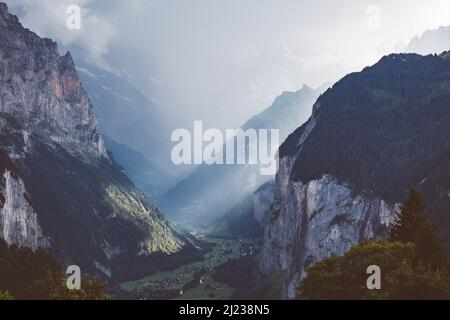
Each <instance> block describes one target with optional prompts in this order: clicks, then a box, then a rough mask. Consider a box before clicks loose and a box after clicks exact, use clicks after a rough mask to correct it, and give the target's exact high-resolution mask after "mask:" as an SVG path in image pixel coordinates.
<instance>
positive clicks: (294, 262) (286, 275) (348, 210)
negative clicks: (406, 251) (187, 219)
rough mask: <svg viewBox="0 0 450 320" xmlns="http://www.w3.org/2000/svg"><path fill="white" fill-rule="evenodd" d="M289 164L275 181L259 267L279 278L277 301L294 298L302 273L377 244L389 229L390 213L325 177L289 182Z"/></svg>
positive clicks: (382, 205)
mask: <svg viewBox="0 0 450 320" xmlns="http://www.w3.org/2000/svg"><path fill="white" fill-rule="evenodd" d="M288 164H289V161H287V159H284V161H283V162H282V164H281V165H280V173H279V174H278V176H277V186H278V188H277V191H276V195H275V197H276V198H275V201H274V203H273V204H272V209H271V213H270V216H269V217H268V218H267V219H268V223H267V227H266V228H265V231H264V247H263V250H262V255H261V259H260V267H261V270H262V272H263V273H264V274H272V273H274V272H279V273H281V274H282V279H284V280H283V288H284V289H283V292H282V297H284V298H290V299H293V298H295V297H296V294H297V288H298V285H299V283H300V280H301V279H302V278H303V277H304V276H306V273H305V268H307V267H309V266H312V265H314V264H315V263H316V262H319V261H321V260H323V259H324V258H326V257H329V256H331V255H344V254H345V253H346V252H347V251H348V250H349V249H350V248H351V247H352V246H353V245H355V244H357V243H359V242H361V241H362V240H363V239H379V238H381V237H383V236H385V235H386V231H387V230H388V228H389V226H390V225H391V224H392V222H393V219H394V214H395V208H394V207H392V206H390V205H388V204H387V203H386V202H385V201H383V200H382V199H379V198H378V199H367V198H365V197H363V196H361V195H356V194H354V193H353V192H352V190H351V189H350V188H349V187H347V186H345V185H343V184H340V183H339V182H337V181H336V180H334V179H333V178H332V177H330V176H324V177H323V178H322V179H319V180H314V181H310V182H308V183H304V184H303V183H297V182H290V181H289V171H290V170H289V168H288Z"/></svg>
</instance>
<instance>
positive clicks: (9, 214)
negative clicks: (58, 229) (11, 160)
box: [0, 170, 49, 250]
mask: <svg viewBox="0 0 450 320" xmlns="http://www.w3.org/2000/svg"><path fill="white" fill-rule="evenodd" d="M2 178H3V179H2V182H3V183H2V184H1V188H0V194H1V195H2V203H1V206H2V207H1V209H0V235H1V237H2V238H3V239H4V240H5V241H6V243H8V244H20V245H22V246H26V247H29V248H31V249H33V250H35V249H37V248H40V247H48V246H49V242H48V239H47V238H46V237H44V236H43V234H42V230H41V227H40V225H39V223H38V221H37V216H36V212H34V210H33V208H32V207H31V205H30V203H29V202H28V200H27V199H26V195H27V191H26V190H25V186H24V184H23V181H22V180H21V179H20V178H18V177H14V174H13V173H12V172H11V171H8V170H6V171H5V172H4V173H3V177H2Z"/></svg>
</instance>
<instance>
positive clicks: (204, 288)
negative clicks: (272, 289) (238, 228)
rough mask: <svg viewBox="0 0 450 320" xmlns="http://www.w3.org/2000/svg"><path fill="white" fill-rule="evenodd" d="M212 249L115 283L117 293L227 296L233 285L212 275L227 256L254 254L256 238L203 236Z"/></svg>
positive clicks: (161, 296) (146, 296) (190, 297)
mask: <svg viewBox="0 0 450 320" xmlns="http://www.w3.org/2000/svg"><path fill="white" fill-rule="evenodd" d="M205 240H206V241H208V242H210V243H211V247H212V250H211V251H210V252H208V253H206V254H205V255H204V256H203V260H201V261H197V262H193V263H189V264H187V265H183V266H180V267H178V268H176V269H174V270H170V271H163V272H159V273H156V274H153V275H151V276H148V277H145V278H143V279H139V280H135V281H128V282H124V283H121V284H120V285H119V288H120V291H121V294H120V297H124V298H129V299H143V300H155V299H181V300H196V299H202V300H205V299H214V300H227V299H230V298H231V296H232V295H233V293H234V292H235V289H233V288H231V287H230V286H229V285H228V284H225V283H221V282H218V281H216V280H215V279H214V276H213V275H214V272H215V270H216V268H217V267H219V266H222V265H224V264H225V263H226V262H229V261H231V260H236V259H240V258H243V257H249V256H254V255H255V254H256V253H257V252H258V250H259V249H258V246H259V244H258V242H257V241H256V240H250V239H205Z"/></svg>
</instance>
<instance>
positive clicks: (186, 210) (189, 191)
mask: <svg viewBox="0 0 450 320" xmlns="http://www.w3.org/2000/svg"><path fill="white" fill-rule="evenodd" d="M324 87H325V86H324ZM324 87H320V88H318V89H312V88H310V87H308V86H304V87H303V88H302V89H301V90H299V91H297V92H284V93H283V94H282V95H280V96H279V97H277V98H276V99H275V101H274V103H273V105H272V106H270V107H269V108H267V109H266V110H264V111H263V112H261V113H260V114H258V115H256V116H254V117H252V118H251V119H250V120H248V121H247V122H246V123H245V124H244V125H243V126H242V129H244V130H247V129H280V142H282V141H284V139H285V138H286V137H287V135H288V134H289V133H291V132H292V131H293V130H294V129H295V128H296V127H297V126H298V125H299V124H302V123H303V122H305V121H306V120H307V119H308V117H309V116H310V114H311V109H312V105H313V103H314V101H315V100H316V99H317V97H318V96H319V95H320V94H321V93H322V90H323V88H324ZM272 179H273V177H271V176H262V175H261V174H260V172H259V167H258V166H257V165H253V166H252V165H231V166H228V165H211V166H208V165H202V166H200V167H199V168H197V169H196V170H195V171H194V172H193V173H192V174H191V175H190V176H188V177H187V178H185V179H183V180H182V181H181V182H179V183H178V184H177V185H176V186H175V187H173V188H172V189H170V190H169V191H168V192H167V193H166V194H165V195H164V197H163V198H162V199H161V207H162V208H163V210H164V212H165V213H166V214H167V216H168V217H169V218H170V219H173V220H175V221H181V222H188V223H190V224H192V225H194V226H196V227H199V226H200V227H201V226H205V224H208V223H211V222H214V221H215V220H216V219H220V218H221V217H222V216H223V215H224V214H225V213H226V212H227V211H228V210H232V209H233V208H234V207H236V206H238V205H239V203H240V202H241V201H244V200H245V199H246V198H247V197H249V196H251V195H252V194H253V193H254V192H255V191H256V189H257V188H259V187H260V186H261V185H263V184H264V183H266V182H268V181H270V180H272Z"/></svg>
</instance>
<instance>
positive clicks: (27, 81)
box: [0, 4, 107, 157]
mask: <svg viewBox="0 0 450 320" xmlns="http://www.w3.org/2000/svg"><path fill="white" fill-rule="evenodd" d="M0 112H3V113H6V114H8V115H10V116H12V117H14V118H15V119H16V120H17V121H20V122H21V123H23V124H25V128H24V129H25V131H26V133H27V134H28V135H31V134H39V135H41V136H43V137H45V138H48V139H49V140H51V141H54V142H56V143H58V144H59V145H62V146H64V147H65V148H66V149H67V150H68V151H70V152H71V153H76V154H81V155H83V156H95V157H99V156H102V157H107V152H106V149H105V147H104V145H103V141H102V138H101V135H100V133H99V130H98V125H97V121H96V118H95V116H94V112H93V108H92V105H91V102H90V100H89V98H88V96H87V94H86V92H85V91H84V89H83V88H82V87H81V83H80V80H79V79H78V76H77V73H76V70H75V65H74V62H73V60H72V57H71V55H70V53H67V54H66V55H64V56H59V54H58V49H57V44H56V43H55V42H53V41H52V40H50V39H42V38H40V37H38V36H37V35H36V34H34V33H33V32H31V31H30V30H28V29H24V28H23V27H22V25H21V24H20V23H19V21H18V19H17V17H16V16H14V15H11V14H9V12H8V9H7V7H6V5H5V4H1V7H0Z"/></svg>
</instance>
